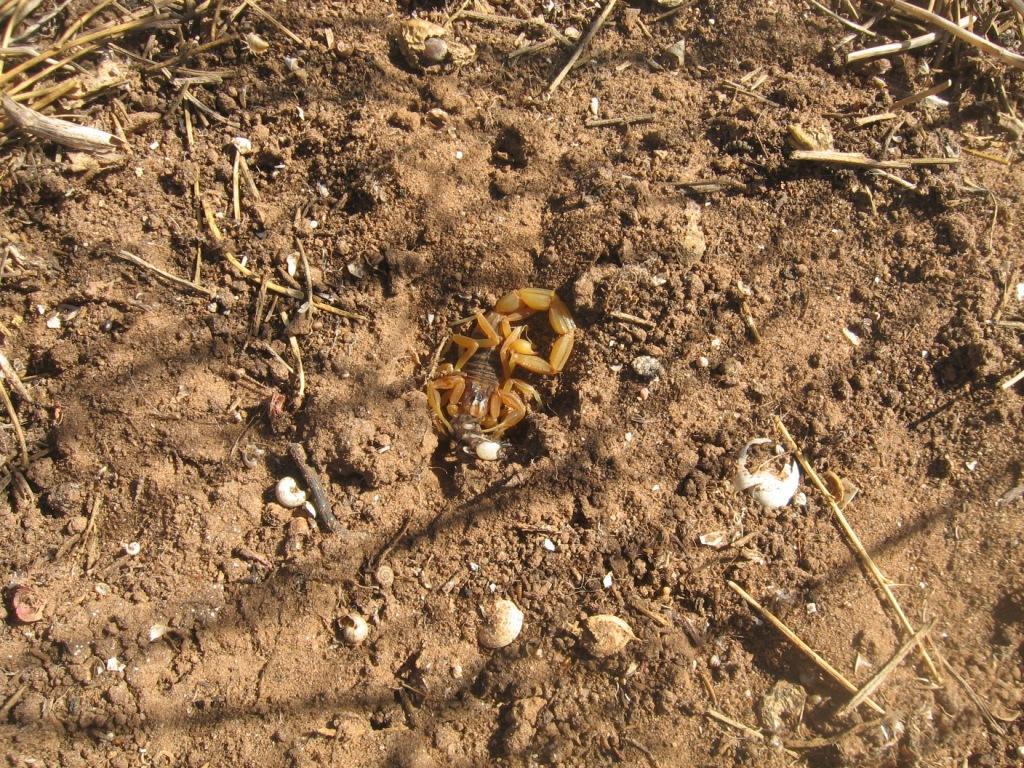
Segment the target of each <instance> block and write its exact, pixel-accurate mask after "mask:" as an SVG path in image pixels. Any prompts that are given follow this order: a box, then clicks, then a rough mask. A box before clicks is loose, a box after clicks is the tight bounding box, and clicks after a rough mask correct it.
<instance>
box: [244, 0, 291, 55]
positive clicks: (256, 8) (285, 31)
mask: <svg viewBox="0 0 1024 768" xmlns="http://www.w3.org/2000/svg"><path fill="white" fill-rule="evenodd" d="M249 7H250V8H252V9H253V10H254V11H255V12H256V13H257V14H259V15H260V16H262V17H263V18H264V19H266V20H267V21H269V22H270V23H271V25H272V26H274V27H276V28H277V30H278V31H279V32H281V34H283V35H284V36H285V37H287V38H288V39H289V40H291V41H292V42H293V43H295V44H296V45H303V41H302V38H301V37H299V36H298V35H296V34H295V33H294V32H292V31H291V30H290V29H288V27H286V26H285V25H284V24H282V23H281V22H280V21H278V20H277V19H276V18H275V17H273V16H271V15H270V14H269V13H268V12H267V11H265V10H263V9H262V8H260V7H259V6H258V5H257V4H256V2H255V0H250V2H249Z"/></svg>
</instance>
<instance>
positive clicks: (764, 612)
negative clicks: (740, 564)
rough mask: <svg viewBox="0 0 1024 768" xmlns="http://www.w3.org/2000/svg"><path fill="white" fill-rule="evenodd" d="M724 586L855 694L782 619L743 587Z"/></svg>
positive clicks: (875, 707)
mask: <svg viewBox="0 0 1024 768" xmlns="http://www.w3.org/2000/svg"><path fill="white" fill-rule="evenodd" d="M726 584H728V585H729V589H731V590H732V591H733V592H735V593H736V594H737V595H739V596H740V597H742V598H743V600H744V601H745V602H746V603H747V604H748V605H749V606H750V607H751V608H753V609H754V610H755V611H757V612H758V613H760V614H761V616H763V617H764V619H765V620H766V621H767V622H768V623H769V624H771V625H772V626H773V627H775V628H776V629H777V630H779V632H781V633H782V634H783V635H785V636H786V639H787V640H789V641H790V642H791V643H793V645H795V646H796V647H797V648H799V649H800V650H801V651H803V652H804V654H805V655H806V656H807V657H808V658H809V659H810V660H811V661H813V662H814V663H815V664H817V665H818V668H819V669H820V670H821V671H822V672H824V673H825V674H827V675H828V676H829V677H831V678H832V679H833V680H835V681H836V682H837V683H839V685H841V686H842V687H843V688H845V689H846V690H847V691H848V692H850V693H853V694H856V693H857V686H856V685H854V684H853V683H851V682H850V681H849V680H847V679H846V676H845V675H843V673H842V672H840V671H839V670H838V669H836V668H835V667H833V666H832V665H831V664H829V663H828V662H827V661H825V659H823V658H822V657H821V656H819V655H818V653H817V651H815V650H814V649H813V648H811V646H809V645H808V644H807V643H805V642H804V641H803V640H801V639H800V637H799V635H797V634H796V632H794V631H793V630H792V629H790V628H789V627H788V626H786V624H785V623H783V621H782V619H780V618H779V617H778V616H776V615H775V614H774V613H772V612H771V611H769V610H768V609H767V608H765V607H764V606H763V605H761V604H760V603H759V602H757V600H755V599H754V598H752V597H751V596H750V595H748V594H747V593H746V591H744V589H743V587H741V586H740V585H739V584H737V583H736V582H734V581H727V582H726ZM864 704H867V705H868V706H869V707H871V709H873V710H874V711H875V712H877V713H878V714H880V715H884V714H885V710H884V709H882V708H881V707H880V706H878V704H876V703H875V702H874V701H872V700H871V699H865V700H864Z"/></svg>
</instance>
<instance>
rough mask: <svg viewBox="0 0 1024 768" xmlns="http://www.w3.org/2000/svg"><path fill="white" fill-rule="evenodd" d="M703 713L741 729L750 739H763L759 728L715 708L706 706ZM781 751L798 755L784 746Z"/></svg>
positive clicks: (790, 754)
mask: <svg viewBox="0 0 1024 768" xmlns="http://www.w3.org/2000/svg"><path fill="white" fill-rule="evenodd" d="M704 714H705V715H707V716H708V717H710V718H711V719H713V720H717V721H718V722H720V723H724V724H725V725H728V726H731V727H732V728H735V729H736V730H739V731H743V733H745V734H747V736H749V737H750V738H752V739H756V740H757V741H765V737H764V734H763V733H761V732H760V731H759V730H757V729H756V728H751V727H750V726H749V725H745V724H744V723H741V722H740V721H739V720H733V719H732V718H731V717H729V716H728V715H726V714H725V713H723V712H719V711H718V710H717V709H712V708H711V707H708V708H707V709H705V710H704ZM782 751H783V752H785V753H786V754H787V755H789V756H790V757H799V755H798V754H797V753H796V752H793V751H791V750H789V749H787V748H785V747H783V748H782Z"/></svg>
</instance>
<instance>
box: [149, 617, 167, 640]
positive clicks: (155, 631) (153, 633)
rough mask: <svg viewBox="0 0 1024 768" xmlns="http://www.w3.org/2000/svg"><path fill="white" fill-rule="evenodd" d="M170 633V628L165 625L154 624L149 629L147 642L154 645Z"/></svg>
mask: <svg viewBox="0 0 1024 768" xmlns="http://www.w3.org/2000/svg"><path fill="white" fill-rule="evenodd" d="M170 631H171V628H170V627H168V626H167V625H166V624H161V623H159V622H158V623H156V624H154V625H153V626H152V627H150V628H149V642H151V643H155V642H156V641H157V640H159V639H160V638H161V637H163V636H164V635H166V634H167V633H168V632H170Z"/></svg>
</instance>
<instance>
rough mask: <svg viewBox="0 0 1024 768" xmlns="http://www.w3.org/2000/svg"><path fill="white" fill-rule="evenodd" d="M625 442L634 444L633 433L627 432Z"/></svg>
mask: <svg viewBox="0 0 1024 768" xmlns="http://www.w3.org/2000/svg"><path fill="white" fill-rule="evenodd" d="M625 440H626V442H627V443H632V442H633V433H632V432H627V433H626V435H625Z"/></svg>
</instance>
